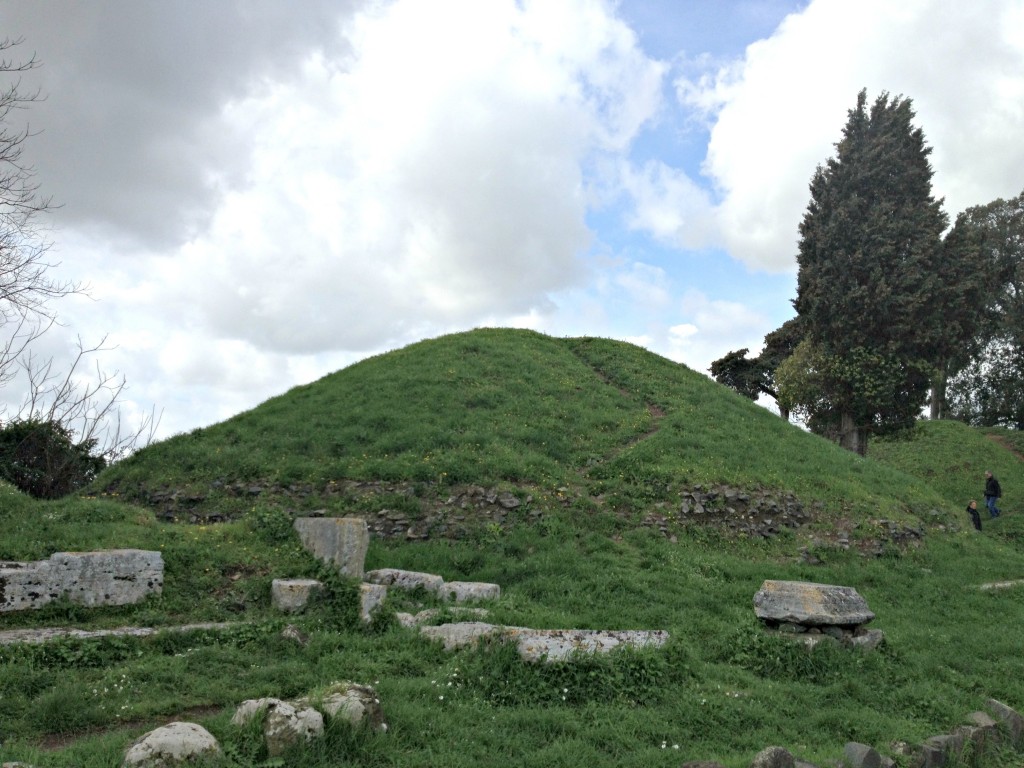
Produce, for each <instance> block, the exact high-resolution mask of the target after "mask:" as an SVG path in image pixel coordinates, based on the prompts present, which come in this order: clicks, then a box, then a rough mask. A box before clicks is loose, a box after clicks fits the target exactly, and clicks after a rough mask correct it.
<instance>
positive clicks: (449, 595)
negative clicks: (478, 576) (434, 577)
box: [438, 581, 501, 603]
mask: <svg viewBox="0 0 1024 768" xmlns="http://www.w3.org/2000/svg"><path fill="white" fill-rule="evenodd" d="M438 595H439V596H440V597H441V598H442V599H443V600H452V601H454V602H456V603H465V602H468V601H470V600H497V599H498V598H499V597H501V587H500V586H498V585H497V584H488V583H486V582H482V581H446V582H444V584H442V585H441V587H440V589H439V590H438Z"/></svg>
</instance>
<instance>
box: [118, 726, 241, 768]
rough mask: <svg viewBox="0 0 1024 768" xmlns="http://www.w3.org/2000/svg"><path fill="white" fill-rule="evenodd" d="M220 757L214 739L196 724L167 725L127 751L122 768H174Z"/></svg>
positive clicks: (139, 740)
mask: <svg viewBox="0 0 1024 768" xmlns="http://www.w3.org/2000/svg"><path fill="white" fill-rule="evenodd" d="M220 754H221V749H220V744H218V743H217V740H216V739H215V738H214V737H213V735H212V734H211V733H210V732H209V731H207V730H206V729H205V728H203V727H202V726H201V725H196V724H195V723H181V722H178V723H170V724H169V725H165V726H163V727H161V728H157V729H156V730H153V731H150V732H149V733H147V734H145V735H143V736H142V737H141V738H139V739H138V740H137V741H136V742H135V743H134V744H132V746H131V747H130V748H129V749H128V752H127V753H126V754H125V756H124V762H123V763H122V765H123V766H124V768H135V767H137V768H173V766H178V765H183V764H185V763H191V762H199V761H201V760H203V759H206V758H211V757H214V756H218V755H220Z"/></svg>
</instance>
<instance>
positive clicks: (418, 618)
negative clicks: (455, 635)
mask: <svg viewBox="0 0 1024 768" xmlns="http://www.w3.org/2000/svg"><path fill="white" fill-rule="evenodd" d="M444 612H445V613H446V614H447V615H450V616H451V617H452V618H461V617H465V616H471V617H472V618H474V619H486V618H487V616H488V611H487V610H486V609H484V608H445V609H444ZM440 614H441V611H440V610H439V609H437V608H426V609H424V610H422V611H420V612H419V613H417V614H415V615H414V614H411V613H402V612H399V613H396V614H395V618H396V619H398V623H399V624H401V625H402V626H403V627H410V628H411V627H418V626H419V625H420V624H426V623H427V622H428V621H431V620H433V619H435V618H436V617H437V616H439V615H440Z"/></svg>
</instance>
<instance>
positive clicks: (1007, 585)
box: [980, 579, 1024, 590]
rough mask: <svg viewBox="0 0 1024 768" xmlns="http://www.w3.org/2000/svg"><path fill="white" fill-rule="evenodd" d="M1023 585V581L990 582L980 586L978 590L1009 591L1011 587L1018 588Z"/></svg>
mask: <svg viewBox="0 0 1024 768" xmlns="http://www.w3.org/2000/svg"><path fill="white" fill-rule="evenodd" d="M1022 584H1024V579H1014V580H1013V581H990V582H988V583H987V584H982V585H981V587H980V589H985V590H990V589H1010V588H1012V587H1019V586H1021V585H1022Z"/></svg>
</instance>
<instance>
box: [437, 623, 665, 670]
mask: <svg viewBox="0 0 1024 768" xmlns="http://www.w3.org/2000/svg"><path fill="white" fill-rule="evenodd" d="M420 633H421V634H422V635H424V636H425V637H428V638H431V639H433V640H440V641H441V642H442V643H444V647H445V650H455V649H456V648H465V647H468V646H472V645H474V644H476V643H477V642H478V641H479V639H480V638H481V637H499V638H507V639H509V640H512V641H514V642H515V644H516V647H517V649H518V651H519V656H520V658H522V659H523V660H524V661H549V662H550V661H564V660H566V659H568V658H569V657H571V656H572V655H573V654H575V653H608V652H609V651H612V650H614V649H615V648H620V647H629V648H647V647H651V648H657V647H660V646H662V645H664V644H665V643H666V642H667V641H668V637H669V634H668V632H666V631H664V630H644V629H626V630H608V629H529V628H528V627H505V626H501V625H498V624H487V623H484V622H479V621H468V622H459V623H455V624H441V625H439V626H436V627H420Z"/></svg>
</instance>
